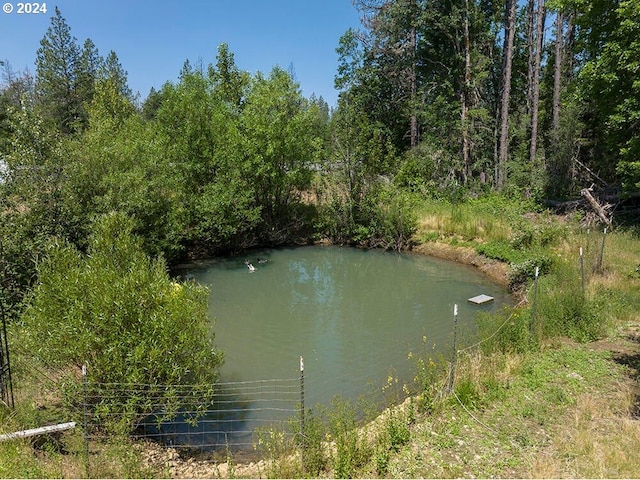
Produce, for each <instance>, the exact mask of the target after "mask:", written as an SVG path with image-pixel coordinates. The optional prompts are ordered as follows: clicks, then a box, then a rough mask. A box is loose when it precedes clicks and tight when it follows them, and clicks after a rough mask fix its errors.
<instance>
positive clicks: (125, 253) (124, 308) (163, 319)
mask: <svg viewBox="0 0 640 480" xmlns="http://www.w3.org/2000/svg"><path fill="white" fill-rule="evenodd" d="M133 229H134V222H133V221H132V219H130V218H128V217H127V216H125V215H123V214H118V213H114V214H109V215H106V216H103V217H101V218H100V219H99V220H98V221H97V222H96V223H95V225H94V228H93V230H92V234H91V236H90V239H89V247H88V250H87V253H86V254H84V253H81V252H80V251H78V250H77V249H76V248H74V247H73V246H71V245H69V244H68V243H66V242H55V243H54V244H52V245H51V247H50V248H49V250H48V252H47V256H46V257H45V258H44V259H42V260H41V261H40V262H39V263H38V283H37V285H36V286H35V288H34V289H33V291H32V292H31V293H30V295H29V297H28V299H27V307H26V309H25V312H24V314H23V316H22V320H23V330H22V333H21V337H20V338H21V339H22V341H24V342H25V343H24V345H25V346H27V347H28V349H29V351H30V352H33V354H34V355H35V356H36V357H38V358H40V359H41V360H42V361H43V362H44V363H45V364H46V365H48V366H49V367H51V368H69V367H76V368H79V367H80V366H81V365H83V364H86V365H87V366H88V379H89V381H90V382H97V383H106V384H121V385H124V386H125V387H127V386H128V387H129V388H133V387H135V386H138V385H146V386H147V388H148V389H149V390H151V389H152V387H153V386H156V385H175V386H177V385H186V384H202V383H205V384H210V383H211V382H213V381H215V379H216V378H217V368H218V367H219V366H220V364H221V363H222V355H221V353H220V352H218V351H216V349H215V348H214V345H213V340H214V335H213V332H212V331H211V329H210V322H209V320H208V318H207V298H208V293H207V291H206V289H204V288H203V287H200V286H198V285H196V284H195V283H176V282H174V281H172V279H171V278H170V277H169V276H168V274H167V266H166V264H165V262H164V261H163V260H162V259H151V258H149V257H148V256H147V255H145V253H144V251H143V249H142V246H141V239H140V238H139V237H137V236H136V235H134V234H133ZM67 388H68V387H67ZM109 388H115V387H109ZM138 391H139V389H138ZM163 392H164V396H165V398H166V400H167V401H169V400H171V398H172V397H171V396H172V391H171V389H170V388H169V389H167V390H166V391H163ZM156 394H157V392H156ZM147 400H148V399H147V398H145V394H144V393H142V392H140V393H139V394H138V395H137V396H135V397H132V398H129V399H127V408H128V409H129V410H130V411H132V413H133V414H134V415H135V414H136V413H140V411H141V410H142V411H144V409H145V408H147V407H146V406H145V405H146V402H147ZM120 401H121V398H119V397H118V396H116V395H108V394H105V395H104V397H103V398H102V399H101V400H100V401H99V402H100V408H101V409H103V410H104V409H114V410H116V409H118V408H119V407H121V406H119V405H118V402H120ZM156 408H157V407H156ZM152 411H153V410H152Z"/></svg>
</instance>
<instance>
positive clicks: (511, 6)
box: [496, 0, 516, 189]
mask: <svg viewBox="0 0 640 480" xmlns="http://www.w3.org/2000/svg"><path fill="white" fill-rule="evenodd" d="M515 20H516V0H507V2H506V11H505V24H504V30H505V35H504V70H503V82H502V99H501V108H500V150H499V153H498V171H497V178H496V186H497V187H498V188H499V189H501V188H502V187H504V184H505V181H506V170H507V159H508V157H509V99H510V96H511V65H512V60H513V43H514V37H515V28H516V25H515Z"/></svg>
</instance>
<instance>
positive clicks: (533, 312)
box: [529, 267, 540, 337]
mask: <svg viewBox="0 0 640 480" xmlns="http://www.w3.org/2000/svg"><path fill="white" fill-rule="evenodd" d="M539 274H540V267H536V274H535V277H534V279H533V304H532V305H531V322H530V323H529V333H530V334H531V336H532V337H533V336H534V334H535V321H536V301H537V298H538V275H539Z"/></svg>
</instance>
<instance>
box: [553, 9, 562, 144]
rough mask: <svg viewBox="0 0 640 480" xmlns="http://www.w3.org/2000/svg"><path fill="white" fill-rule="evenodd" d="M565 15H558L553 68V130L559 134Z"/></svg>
mask: <svg viewBox="0 0 640 480" xmlns="http://www.w3.org/2000/svg"><path fill="white" fill-rule="evenodd" d="M563 24H564V16H563V14H562V12H558V13H557V16H556V45H555V55H556V59H555V64H554V68H553V109H552V119H553V132H554V134H556V138H557V134H558V129H559V128H560V87H561V82H562V53H563V49H562V44H563V41H562V34H563Z"/></svg>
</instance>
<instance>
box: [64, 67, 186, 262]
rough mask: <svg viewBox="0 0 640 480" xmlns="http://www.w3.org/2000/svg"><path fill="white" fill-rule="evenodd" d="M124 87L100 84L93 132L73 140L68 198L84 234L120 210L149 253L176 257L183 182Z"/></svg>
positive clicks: (91, 111)
mask: <svg viewBox="0 0 640 480" xmlns="http://www.w3.org/2000/svg"><path fill="white" fill-rule="evenodd" d="M120 87H121V85H118V82H117V81H116V80H114V79H102V80H99V81H98V82H97V83H96V88H95V94H94V98H93V100H92V102H91V103H90V104H89V106H88V111H89V128H88V129H87V130H86V131H85V132H84V134H83V135H82V136H81V137H79V138H78V139H77V140H74V141H73V142H70V145H71V147H70V148H71V150H72V151H71V155H70V158H71V161H70V162H69V165H68V167H67V169H66V175H65V176H66V179H67V183H68V185H69V187H68V188H67V190H66V197H65V198H66V199H67V201H68V202H69V203H72V204H74V205H78V209H77V214H78V221H77V223H78V224H79V225H81V226H82V228H83V231H84V232H88V229H89V226H90V224H91V223H92V221H93V219H94V216H96V215H101V214H106V213H109V212H112V211H117V212H121V213H124V214H126V215H128V216H131V217H132V218H133V219H134V221H135V232H136V233H137V234H138V235H140V236H141V237H142V239H143V245H144V248H145V251H146V252H147V253H149V254H152V255H157V254H163V255H164V256H165V258H167V259H173V258H175V257H176V256H179V255H180V254H181V252H182V245H181V243H180V235H181V231H182V229H183V228H184V222H183V221H182V220H181V219H180V218H179V216H178V215H177V210H178V209H179V205H178V202H177V200H176V199H177V198H178V197H179V192H181V190H182V188H181V183H180V182H179V181H178V179H177V175H176V172H175V171H174V169H172V168H171V166H170V165H169V164H168V161H169V160H168V159H167V158H166V157H165V156H163V149H162V146H161V145H160V142H159V140H158V132H157V130H156V128H155V125H153V124H150V123H147V122H144V121H143V120H142V118H140V116H139V115H137V112H136V109H135V107H134V105H133V104H132V103H131V101H130V100H129V99H128V98H126V97H125V96H124V95H123V93H122V91H121V88H120ZM86 235H87V233H85V234H84V237H86Z"/></svg>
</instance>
